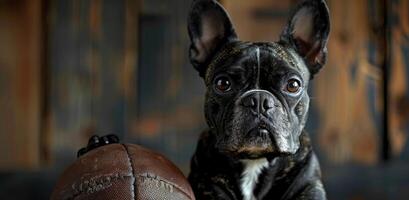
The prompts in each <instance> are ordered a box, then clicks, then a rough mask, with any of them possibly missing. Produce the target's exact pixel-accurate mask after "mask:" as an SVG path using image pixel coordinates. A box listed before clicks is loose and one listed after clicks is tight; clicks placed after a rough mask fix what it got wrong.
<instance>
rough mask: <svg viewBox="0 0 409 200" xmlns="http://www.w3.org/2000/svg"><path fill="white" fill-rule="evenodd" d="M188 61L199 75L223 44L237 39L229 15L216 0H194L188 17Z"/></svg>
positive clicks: (201, 74)
mask: <svg viewBox="0 0 409 200" xmlns="http://www.w3.org/2000/svg"><path fill="white" fill-rule="evenodd" d="M188 31H189V36H190V40H191V45H190V51H189V56H190V61H191V63H192V65H193V66H194V67H195V69H196V70H197V71H198V72H199V74H200V76H202V77H203V76H204V74H205V71H206V68H207V64H209V61H210V60H211V59H212V57H213V56H214V55H215V53H216V52H217V51H218V50H219V49H220V48H221V47H222V46H223V45H225V44H227V43H229V42H233V41H236V40H237V35H236V32H235V31H234V28H233V25H232V23H231V20H230V17H229V15H228V14H227V12H226V11H225V10H224V8H223V7H222V6H221V5H220V4H219V3H218V2H217V1H216V0H194V1H193V3H192V7H191V10H190V13H189V18H188Z"/></svg>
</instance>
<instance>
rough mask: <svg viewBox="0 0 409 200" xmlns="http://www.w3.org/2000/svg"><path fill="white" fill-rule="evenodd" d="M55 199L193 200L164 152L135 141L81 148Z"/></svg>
mask: <svg viewBox="0 0 409 200" xmlns="http://www.w3.org/2000/svg"><path fill="white" fill-rule="evenodd" d="M51 199H52V200H57V199H58V200H62V199H75V200H80V199H124V200H126V199H132V200H133V199H138V200H139V199H140V200H165V199H169V200H185V199H186V200H193V199H195V198H194V195H193V192H192V189H191V187H190V185H189V183H188V181H187V180H186V178H185V176H184V175H183V173H182V172H181V171H180V170H179V169H178V168H177V167H176V166H175V165H174V164H173V163H172V162H170V161H169V160H168V159H166V158H165V157H164V156H162V155H160V154H158V153H155V152H153V151H151V150H148V149H146V148H143V147H142V146H139V145H135V144H119V143H116V144H107V145H103V146H99V147H95V148H92V149H90V150H89V151H88V152H84V149H82V151H81V150H80V152H79V158H78V159H77V160H76V161H75V162H74V163H73V164H72V165H71V166H69V167H68V168H67V169H66V170H65V171H64V172H63V174H62V175H61V177H60V178H59V180H58V181H57V184H56V186H55V188H54V191H53V193H52V195H51Z"/></svg>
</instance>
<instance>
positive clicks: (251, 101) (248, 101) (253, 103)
mask: <svg viewBox="0 0 409 200" xmlns="http://www.w3.org/2000/svg"><path fill="white" fill-rule="evenodd" d="M243 106H245V107H249V108H255V107H257V99H256V98H255V97H248V98H245V99H244V100H243Z"/></svg>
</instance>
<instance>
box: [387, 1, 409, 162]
mask: <svg viewBox="0 0 409 200" xmlns="http://www.w3.org/2000/svg"><path fill="white" fill-rule="evenodd" d="M389 9H390V13H389V18H388V19H389V25H390V40H389V41H390V51H391V52H390V55H391V66H390V68H389V82H388V85H389V95H388V97H389V108H390V110H389V111H390V112H389V124H390V129H389V140H390V143H391V153H392V156H393V158H395V159H396V158H398V159H402V160H406V161H408V160H409V142H408V134H409V83H408V82H409V1H407V0H397V1H392V2H391V4H390V8H389Z"/></svg>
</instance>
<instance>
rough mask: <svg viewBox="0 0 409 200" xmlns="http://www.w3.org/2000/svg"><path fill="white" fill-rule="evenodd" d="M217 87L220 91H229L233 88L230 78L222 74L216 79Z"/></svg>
mask: <svg viewBox="0 0 409 200" xmlns="http://www.w3.org/2000/svg"><path fill="white" fill-rule="evenodd" d="M215 84H216V89H217V90H219V91H220V92H227V91H229V90H230V89H231V82H230V79H229V78H227V77H225V76H222V77H219V78H217V79H216V81H215Z"/></svg>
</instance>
